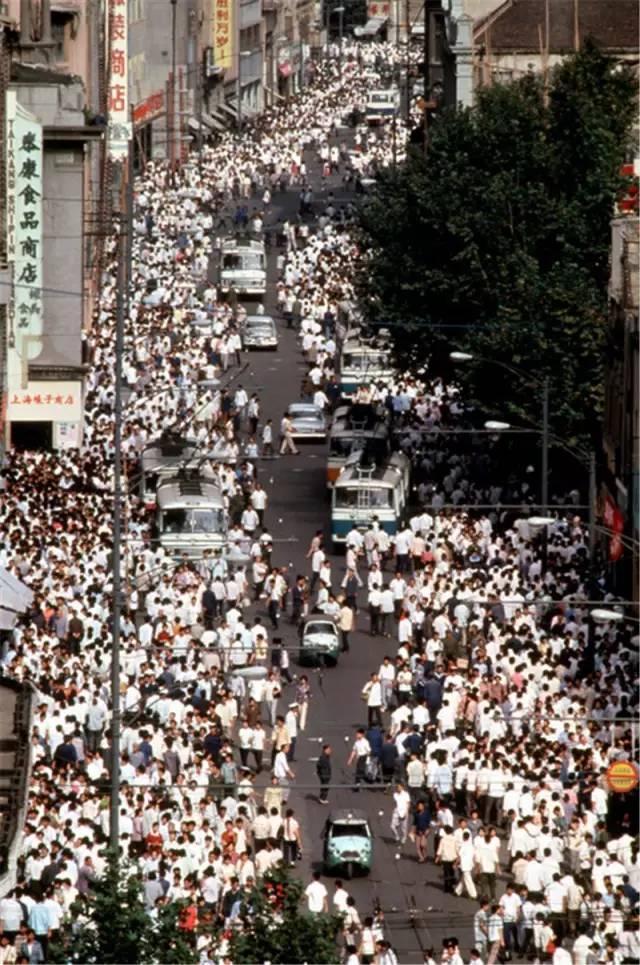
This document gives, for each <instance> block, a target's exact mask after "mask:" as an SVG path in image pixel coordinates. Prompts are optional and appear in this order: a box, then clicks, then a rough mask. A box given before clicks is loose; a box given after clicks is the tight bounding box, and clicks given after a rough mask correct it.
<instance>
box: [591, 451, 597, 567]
mask: <svg viewBox="0 0 640 965" xmlns="http://www.w3.org/2000/svg"><path fill="white" fill-rule="evenodd" d="M596 487H597V481H596V454H595V452H593V451H591V452H590V453H589V561H590V562H591V566H592V567H593V562H594V557H595V554H596V515H597V512H598V493H597V488H596Z"/></svg>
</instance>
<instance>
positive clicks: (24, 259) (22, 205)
mask: <svg viewBox="0 0 640 965" xmlns="http://www.w3.org/2000/svg"><path fill="white" fill-rule="evenodd" d="M6 124H7V128H6V137H5V145H6V171H7V261H8V263H9V267H10V269H11V275H12V282H11V292H10V296H9V304H8V316H7V321H8V325H7V332H8V337H9V343H10V345H11V344H13V346H15V348H16V349H17V351H18V354H19V355H20V356H21V358H22V359H24V360H28V359H33V358H36V356H38V355H39V354H40V352H41V350H42V341H41V339H40V338H39V336H41V335H42V321H43V318H42V125H41V124H40V122H39V121H38V119H37V118H36V117H34V116H33V114H30V113H29V111H26V110H25V109H24V108H23V107H22V106H21V104H19V103H18V101H17V98H16V93H15V91H11V90H10V91H7V94H6Z"/></svg>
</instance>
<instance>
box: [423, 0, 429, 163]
mask: <svg viewBox="0 0 640 965" xmlns="http://www.w3.org/2000/svg"><path fill="white" fill-rule="evenodd" d="M430 48H431V11H430V9H429V0H424V32H423V36H422V56H423V59H424V64H423V67H424V78H423V85H422V96H423V99H424V115H423V123H424V131H423V139H422V147H423V150H424V153H425V154H426V153H427V147H428V144H429V132H428V130H427V113H428V112H427V104H428V103H429V101H430V100H431V83H430V74H431V70H430V59H431V58H430V53H431V49H430Z"/></svg>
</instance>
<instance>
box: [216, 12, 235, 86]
mask: <svg viewBox="0 0 640 965" xmlns="http://www.w3.org/2000/svg"><path fill="white" fill-rule="evenodd" d="M212 4H213V9H212V13H213V17H212V22H213V37H212V44H211V46H212V47H213V62H214V64H215V65H216V67H222V68H223V69H225V70H229V69H230V68H231V67H232V66H233V0H212Z"/></svg>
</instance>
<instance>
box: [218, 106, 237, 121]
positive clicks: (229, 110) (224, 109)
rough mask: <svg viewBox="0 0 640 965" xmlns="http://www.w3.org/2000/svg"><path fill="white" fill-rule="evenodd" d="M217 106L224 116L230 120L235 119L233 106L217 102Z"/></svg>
mask: <svg viewBox="0 0 640 965" xmlns="http://www.w3.org/2000/svg"><path fill="white" fill-rule="evenodd" d="M218 107H219V110H220V111H221V112H222V113H223V114H224V115H225V116H226V117H228V118H229V120H231V121H235V120H236V112H235V110H234V109H233V107H229V105H228V104H219V105H218Z"/></svg>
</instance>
